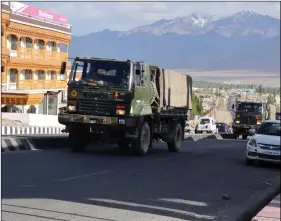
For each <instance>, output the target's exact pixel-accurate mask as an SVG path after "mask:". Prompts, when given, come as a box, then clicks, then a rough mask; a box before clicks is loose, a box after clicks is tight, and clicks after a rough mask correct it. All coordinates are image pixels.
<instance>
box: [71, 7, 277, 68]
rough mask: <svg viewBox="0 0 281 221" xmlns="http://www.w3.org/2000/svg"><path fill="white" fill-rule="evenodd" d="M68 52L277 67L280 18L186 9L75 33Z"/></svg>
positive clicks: (170, 63) (189, 64) (196, 64)
mask: <svg viewBox="0 0 281 221" xmlns="http://www.w3.org/2000/svg"><path fill="white" fill-rule="evenodd" d="M69 53H70V57H73V56H76V55H80V56H83V57H84V56H85V57H87V56H91V57H93V56H97V57H112V58H118V59H127V58H131V59H133V60H145V61H147V62H149V63H152V64H155V65H159V66H161V67H163V68H177V69H179V68H184V69H201V70H202V69H205V70H226V69H255V70H264V71H278V72H279V71H280V20H279V19H276V18H272V17H270V16H267V15H261V14H258V13H255V12H251V11H241V12H238V13H236V14H233V15H230V16H227V17H223V18H216V17H215V16H207V15H202V14H190V15H188V16H186V17H178V18H175V19H170V20H167V19H162V20H159V21H156V22H154V23H152V24H150V25H145V26H141V27H136V28H134V29H132V30H129V31H124V32H120V31H110V30H108V29H106V30H104V31H101V32H97V33H92V34H89V35H86V36H81V37H77V36H76V37H75V38H73V39H72V41H71V44H70V50H69Z"/></svg>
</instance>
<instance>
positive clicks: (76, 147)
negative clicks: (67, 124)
mask: <svg viewBox="0 0 281 221" xmlns="http://www.w3.org/2000/svg"><path fill="white" fill-rule="evenodd" d="M69 141H70V147H71V150H72V151H73V152H84V151H85V147H86V145H87V143H88V141H89V139H88V138H87V136H85V133H81V132H79V131H77V130H75V131H70V132H69Z"/></svg>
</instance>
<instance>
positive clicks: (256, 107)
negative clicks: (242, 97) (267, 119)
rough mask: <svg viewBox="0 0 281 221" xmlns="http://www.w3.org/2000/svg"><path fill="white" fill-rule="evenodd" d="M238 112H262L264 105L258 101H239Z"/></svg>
mask: <svg viewBox="0 0 281 221" xmlns="http://www.w3.org/2000/svg"><path fill="white" fill-rule="evenodd" d="M237 110H238V112H251V113H262V105H261V104H256V103H238V108H237Z"/></svg>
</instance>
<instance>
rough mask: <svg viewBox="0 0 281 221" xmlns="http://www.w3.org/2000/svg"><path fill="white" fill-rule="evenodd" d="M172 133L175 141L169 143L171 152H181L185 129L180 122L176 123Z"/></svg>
mask: <svg viewBox="0 0 281 221" xmlns="http://www.w3.org/2000/svg"><path fill="white" fill-rule="evenodd" d="M171 133H172V134H173V139H172V141H170V142H167V145H168V149H169V152H179V151H180V147H181V142H182V140H183V129H182V126H181V124H180V122H179V121H176V122H174V124H173V128H172V131H171Z"/></svg>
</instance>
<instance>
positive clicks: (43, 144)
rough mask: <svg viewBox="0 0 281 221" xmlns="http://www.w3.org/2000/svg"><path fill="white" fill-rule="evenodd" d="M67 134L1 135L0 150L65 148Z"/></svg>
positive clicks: (216, 137) (194, 138)
mask: <svg viewBox="0 0 281 221" xmlns="http://www.w3.org/2000/svg"><path fill="white" fill-rule="evenodd" d="M222 139H223V138H222V136H221V135H220V134H192V135H190V134H188V135H186V136H185V139H184V141H193V142H195V141H199V140H222ZM68 142H69V140H68V135H67V134H65V135H63V134H60V135H59V136H56V137H55V136H52V135H51V136H45V137H44V136H42V137H40V136H39V137H30V136H24V135H23V136H21V137H19V136H16V135H11V136H8V137H7V136H2V145H1V152H11V151H24V150H43V149H55V148H66V147H68V146H69V144H68Z"/></svg>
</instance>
